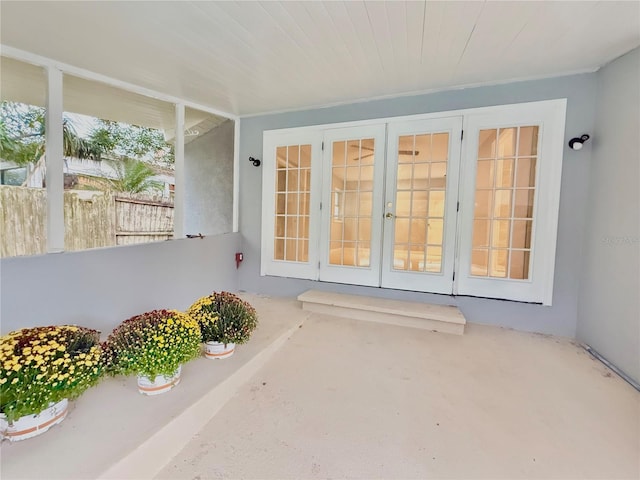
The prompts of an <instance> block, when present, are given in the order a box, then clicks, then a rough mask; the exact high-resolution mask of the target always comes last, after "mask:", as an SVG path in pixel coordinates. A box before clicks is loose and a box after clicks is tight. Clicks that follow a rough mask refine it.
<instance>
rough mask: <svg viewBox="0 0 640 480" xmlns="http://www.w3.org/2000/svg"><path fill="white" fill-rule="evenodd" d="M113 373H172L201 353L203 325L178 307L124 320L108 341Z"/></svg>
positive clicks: (108, 358) (154, 374)
mask: <svg viewBox="0 0 640 480" xmlns="http://www.w3.org/2000/svg"><path fill="white" fill-rule="evenodd" d="M104 350H105V357H106V363H107V368H108V371H109V373H111V374H112V375H118V374H121V375H131V374H139V375H144V376H146V377H149V378H155V377H156V376H157V375H165V376H171V375H173V374H174V373H175V371H176V370H177V369H178V367H179V366H180V365H181V364H183V363H186V362H188V361H189V360H192V359H193V358H195V357H197V356H199V355H200V327H199V326H198V322H197V321H195V320H194V319H193V318H191V317H190V316H189V315H187V314H185V313H182V312H178V311H176V310H154V311H152V312H147V313H143V314H141V315H137V316H135V317H132V318H130V319H128V320H125V321H124V322H122V323H121V324H120V325H119V326H118V327H117V328H116V329H115V330H114V331H113V332H112V333H111V335H109V338H108V339H107V341H106V342H105V344H104Z"/></svg>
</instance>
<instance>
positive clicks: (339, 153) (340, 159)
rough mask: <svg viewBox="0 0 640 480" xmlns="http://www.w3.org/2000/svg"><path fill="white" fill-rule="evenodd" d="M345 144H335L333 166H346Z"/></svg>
mask: <svg viewBox="0 0 640 480" xmlns="http://www.w3.org/2000/svg"><path fill="white" fill-rule="evenodd" d="M345 148H346V143H345V142H333V161H332V164H333V165H334V166H335V165H344V164H345Z"/></svg>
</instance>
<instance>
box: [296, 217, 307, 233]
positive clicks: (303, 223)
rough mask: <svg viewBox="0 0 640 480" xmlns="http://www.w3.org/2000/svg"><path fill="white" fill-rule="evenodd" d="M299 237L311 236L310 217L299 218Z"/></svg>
mask: <svg viewBox="0 0 640 480" xmlns="http://www.w3.org/2000/svg"><path fill="white" fill-rule="evenodd" d="M298 238H309V217H300V218H299V219H298Z"/></svg>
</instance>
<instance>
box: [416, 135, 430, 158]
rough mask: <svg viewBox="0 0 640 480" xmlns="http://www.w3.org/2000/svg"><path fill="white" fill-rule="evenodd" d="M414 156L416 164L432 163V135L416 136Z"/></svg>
mask: <svg viewBox="0 0 640 480" xmlns="http://www.w3.org/2000/svg"><path fill="white" fill-rule="evenodd" d="M415 139H416V140H415V142H416V143H415V146H414V147H413V152H412V153H413V155H414V157H415V158H414V161H415V162H429V161H431V135H416V136H415Z"/></svg>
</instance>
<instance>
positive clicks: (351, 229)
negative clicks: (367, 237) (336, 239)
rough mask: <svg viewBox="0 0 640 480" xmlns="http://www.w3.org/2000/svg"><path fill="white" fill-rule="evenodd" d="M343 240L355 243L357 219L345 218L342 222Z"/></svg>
mask: <svg viewBox="0 0 640 480" xmlns="http://www.w3.org/2000/svg"><path fill="white" fill-rule="evenodd" d="M343 225H344V239H345V240H349V241H352V242H355V241H356V240H357V239H358V219H357V218H355V217H354V218H345V219H344V222H343Z"/></svg>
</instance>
